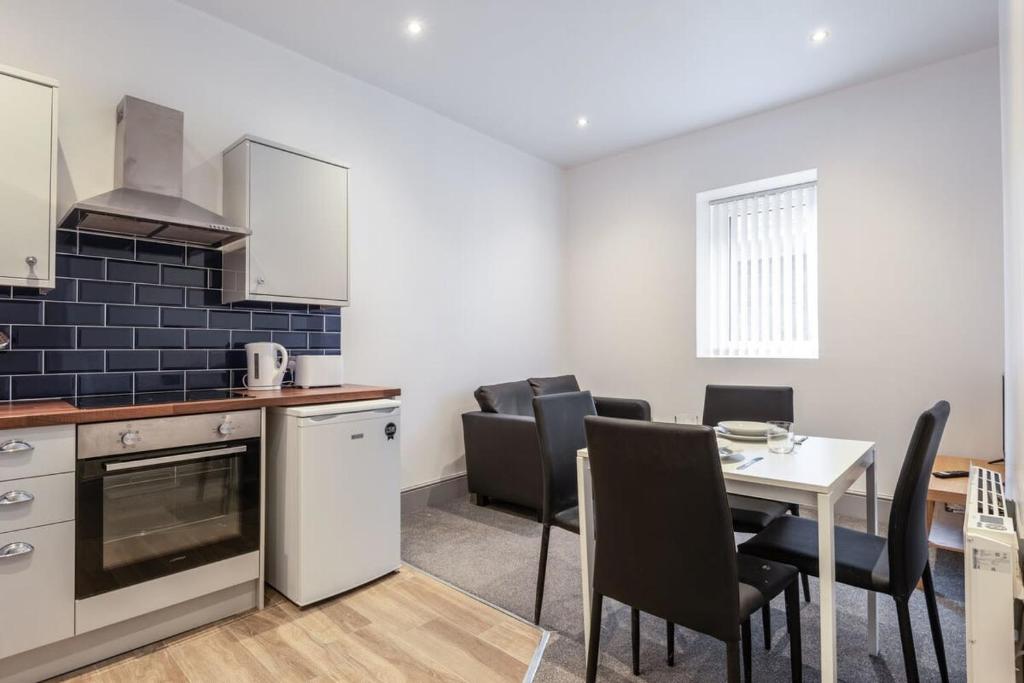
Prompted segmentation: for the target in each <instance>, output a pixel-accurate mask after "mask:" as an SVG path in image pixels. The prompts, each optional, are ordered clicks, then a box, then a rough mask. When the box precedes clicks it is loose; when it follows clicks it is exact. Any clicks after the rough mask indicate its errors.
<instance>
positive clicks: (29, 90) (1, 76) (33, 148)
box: [0, 65, 57, 288]
mask: <svg viewBox="0 0 1024 683" xmlns="http://www.w3.org/2000/svg"><path fill="white" fill-rule="evenodd" d="M56 195H57V82H56V81H54V80H52V79H49V78H45V77H43V76H36V75H34V74H30V73H27V72H24V71H20V70H18V69H14V68H11V67H6V66H2V65H0V235H3V249H0V285H21V286H26V287H41V288H52V287H53V286H54V274H55V273H54V270H55V266H56V264H55V263H54V252H55V240H56V224H57V223H56V218H57V216H56V210H57V202H56Z"/></svg>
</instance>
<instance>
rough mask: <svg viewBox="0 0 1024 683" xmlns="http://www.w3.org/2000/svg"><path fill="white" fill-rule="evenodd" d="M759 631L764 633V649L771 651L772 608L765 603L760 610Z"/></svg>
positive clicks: (769, 604)
mask: <svg viewBox="0 0 1024 683" xmlns="http://www.w3.org/2000/svg"><path fill="white" fill-rule="evenodd" d="M761 630H763V631H764V649H765V650H771V649H772V607H771V603H767V602H766V603H765V604H764V607H762V608H761Z"/></svg>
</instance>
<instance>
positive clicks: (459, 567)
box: [402, 500, 967, 683]
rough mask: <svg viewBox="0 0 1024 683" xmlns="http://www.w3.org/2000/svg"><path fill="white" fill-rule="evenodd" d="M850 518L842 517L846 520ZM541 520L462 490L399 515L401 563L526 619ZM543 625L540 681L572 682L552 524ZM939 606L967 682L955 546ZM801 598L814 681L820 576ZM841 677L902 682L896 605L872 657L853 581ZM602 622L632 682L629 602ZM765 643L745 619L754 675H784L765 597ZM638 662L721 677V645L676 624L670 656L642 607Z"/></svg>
mask: <svg viewBox="0 0 1024 683" xmlns="http://www.w3.org/2000/svg"><path fill="white" fill-rule="evenodd" d="M844 523H847V524H849V525H851V526H853V525H854V524H852V523H850V521H849V520H844ZM540 531H541V528H540V525H539V524H537V522H536V521H535V520H532V519H529V518H526V517H524V516H521V515H516V514H513V513H512V512H510V511H508V510H503V509H500V508H498V507H494V506H492V507H486V508H481V507H477V506H475V505H472V504H470V503H469V502H468V501H466V500H458V501H451V502H449V503H446V504H443V505H440V506H436V507H428V508H426V509H424V510H422V511H418V512H412V513H409V514H406V515H404V516H403V519H402V556H403V559H404V560H405V561H406V562H409V563H410V564H412V565H414V566H416V567H419V568H421V569H423V570H425V571H427V572H430V573H431V574H434V575H436V576H438V577H439V578H441V579H444V580H446V581H448V582H450V583H452V584H453V585H455V586H458V587H459V588H461V589H463V590H465V591H467V592H469V593H471V594H473V595H476V596H479V597H480V598H482V599H484V600H486V601H488V602H490V603H493V604H495V605H497V606H499V607H502V608H504V609H506V610H508V611H510V612H513V613H514V614H517V615H519V616H521V617H523V618H524V619H527V620H530V619H532V617H533V599H534V587H535V585H536V576H537V560H538V554H539V551H540ZM549 553H550V554H549V558H548V562H549V564H548V574H547V582H546V588H545V596H544V611H543V615H542V618H541V625H542V626H543V627H545V628H547V629H549V630H550V631H552V635H551V641H550V642H549V644H548V647H547V650H546V652H545V654H544V658H543V660H542V662H541V666H540V669H539V670H538V673H537V677H536V679H535V680H537V681H554V682H562V681H573V682H576V681H581V680H583V677H584V673H585V670H586V662H585V659H584V649H583V623H582V619H583V617H582V605H581V602H580V573H579V537H578V536H575V535H573V534H570V533H568V532H565V531H562V530H561V529H553V530H552V532H551V546H550V551H549ZM933 562H934V564H933V572H934V574H935V581H936V590H937V592H938V594H939V598H938V600H939V611H940V613H941V620H942V630H943V635H944V637H945V644H946V658H947V661H948V663H949V670H950V677H951V679H952V680H954V681H964V680H966V678H967V676H966V673H965V672H966V653H965V645H964V610H963V565H962V556H960V555H956V554H952V553H945V552H940V553H938V557H937V558H933ZM811 596H812V602H811V603H810V604H807V603H803V602H801V606H802V609H801V614H800V620H801V632H802V634H803V645H804V646H803V660H804V671H803V673H804V680H805V681H818V680H820V670H819V661H820V659H819V656H818V655H819V652H818V642H819V640H818V603H817V582H816V579H814V578H813V577H812V578H811ZM837 599H838V606H839V615H838V626H839V678H840V680H842V681H903V680H905V676H904V670H903V656H902V651H901V649H900V638H899V630H898V628H897V625H896V611H895V609H894V607H893V604H892V600H891V599H890V598H888V597H886V596H879V598H878V604H879V610H878V611H879V632H880V633H879V640H880V643H881V649H882V652H881V656H879V657H869V656H868V654H867V652H866V650H865V631H866V614H867V608H866V599H865V594H864V593H863V592H862V591H859V590H856V589H853V588H848V587H845V586H839V587H838V591H837ZM605 603H606V604H605V609H604V617H603V619H604V626H603V628H602V632H601V659H600V666H601V670H600V673H599V680H602V681H621V682H623V683H626V682H627V681H636V680H637V678H635V677H634V676H633V675H632V672H631V664H630V662H631V656H630V637H629V609H628V608H627V607H625V606H623V605H621V604H618V603H616V602H614V601H611V600H606V601H605ZM772 607H773V609H772V631H773V633H772V649H771V651H770V652H766V651H765V650H764V647H763V645H762V631H761V623H760V619H759V618H755V619H754V620H753V638H752V640H753V644H754V647H753V653H754V654H753V660H754V664H753V672H754V680H755V681H788V680H790V670H789V637H788V636H787V634H786V628H785V624H786V621H785V611H784V606H783V603H782V600H781V598H779V599H776V600H775V602H774V603H773V605H772ZM911 618H912V620H913V624H914V639H915V644H916V650H917V657H918V665H919V667H920V673H921V680H923V681H937V680H939V675H938V669H937V667H936V662H935V652H934V650H933V648H932V641H931V634H930V631H929V628H928V613H927V610H926V608H925V603H924V596H923V595H922V594H921V591H917V594H916V595H915V596H914V598H913V599H912V600H911ZM640 624H641V632H642V633H641V644H640V648H641V651H640V666H641V676H640V679H641V680H645V681H670V680H671V681H694V682H697V681H701V682H706V681H721V680H725V646H724V645H723V644H721V643H720V642H718V641H716V640H714V639H712V638H709V637H706V636H702V635H699V634H696V633H694V632H692V631H686V630H684V629H681V628H677V629H676V665H675V667H671V668H670V667H669V666H668V665H667V664H666V663H665V625H664V622H662V621H661V620H659V619H656V618H655V617H652V616H650V615H641V621H640Z"/></svg>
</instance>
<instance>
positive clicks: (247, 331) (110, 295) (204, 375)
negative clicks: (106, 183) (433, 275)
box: [0, 230, 341, 401]
mask: <svg viewBox="0 0 1024 683" xmlns="http://www.w3.org/2000/svg"><path fill="white" fill-rule="evenodd" d="M57 253H58V255H57V265H56V272H57V280H56V286H55V288H54V289H53V290H49V291H40V290H38V289H33V288H28V287H14V288H11V287H0V330H3V331H4V332H7V333H8V334H10V335H11V348H10V350H8V351H0V401H10V400H14V401H20V400H36V399H48V398H69V399H71V398H78V397H92V396H95V397H97V398H96V399H94V400H101V399H102V397H103V396H106V395H108V394H126V393H133V392H134V393H135V394H137V395H138V398H139V400H147V399H149V398H150V397H153V400H156V399H157V398H159V397H161V396H164V394H161V393H156V392H181V391H183V390H189V391H191V390H206V389H230V388H241V387H242V386H243V377H244V375H245V351H244V347H245V345H246V344H247V343H250V342H257V341H276V342H278V343H280V344H283V345H284V346H285V347H287V348H288V351H289V353H292V354H309V353H313V354H323V353H338V352H339V350H340V349H341V314H340V310H339V309H337V308H332V307H322V306H306V305H304V304H289V303H274V304H271V303H267V302H257V301H253V302H242V303H236V304H221V303H220V300H221V292H220V289H219V287H220V282H221V279H222V277H221V269H222V267H223V258H222V255H221V253H220V252H219V251H217V250H214V249H205V248H202V247H191V246H188V247H186V246H183V245H177V244H167V243H164V242H155V241H151V240H142V239H132V238H127V237H116V236H110V235H97V234H92V233H87V232H81V233H79V232H76V231H67V230H58V231H57ZM149 392H154V393H149Z"/></svg>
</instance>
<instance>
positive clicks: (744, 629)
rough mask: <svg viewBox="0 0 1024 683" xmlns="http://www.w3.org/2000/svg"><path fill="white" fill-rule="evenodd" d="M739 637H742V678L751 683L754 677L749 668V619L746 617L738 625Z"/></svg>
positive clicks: (750, 659) (750, 658)
mask: <svg viewBox="0 0 1024 683" xmlns="http://www.w3.org/2000/svg"><path fill="white" fill-rule="evenodd" d="M740 631H741V633H740V638H742V639H743V680H744V681H746V683H751V681H752V680H753V678H754V675H753V672H752V671H751V670H750V669H751V663H752V657H751V647H750V619H749V618H748V619H747V620H746V621H744V622H743V625H742V626H741V627H740Z"/></svg>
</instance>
